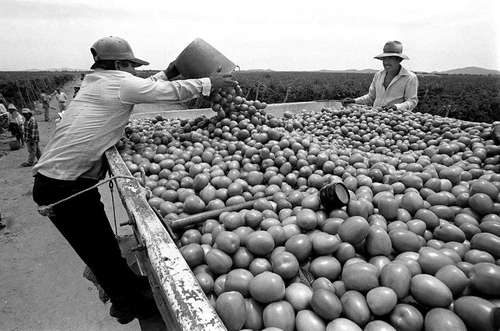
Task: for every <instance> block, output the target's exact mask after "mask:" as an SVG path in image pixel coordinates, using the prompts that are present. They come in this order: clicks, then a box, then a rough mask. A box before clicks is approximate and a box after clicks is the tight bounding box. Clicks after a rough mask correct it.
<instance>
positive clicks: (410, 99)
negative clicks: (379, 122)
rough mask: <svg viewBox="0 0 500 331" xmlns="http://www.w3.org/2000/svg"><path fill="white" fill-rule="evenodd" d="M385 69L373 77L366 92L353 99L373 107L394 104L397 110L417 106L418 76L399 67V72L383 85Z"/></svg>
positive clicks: (410, 108)
mask: <svg viewBox="0 0 500 331" xmlns="http://www.w3.org/2000/svg"><path fill="white" fill-rule="evenodd" d="M386 74H387V73H386V71H385V70H381V71H379V72H377V73H376V74H375V77H373V80H372V83H371V85H370V89H369V90H368V94H366V95H363V96H362V97H359V98H356V99H354V100H355V102H356V103H359V104H363V105H369V106H373V107H382V106H392V105H395V106H396V108H397V109H398V110H412V109H413V108H415V107H416V106H417V103H418V97H417V90H418V78H417V75H415V74H414V73H413V72H411V71H409V70H406V69H405V68H404V67H401V69H400V70H399V73H398V74H397V75H396V77H394V78H393V79H392V81H391V82H390V83H389V85H388V86H387V89H386V88H385V87H384V79H385V76H386Z"/></svg>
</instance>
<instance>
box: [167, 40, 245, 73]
mask: <svg viewBox="0 0 500 331" xmlns="http://www.w3.org/2000/svg"><path fill="white" fill-rule="evenodd" d="M175 66H176V68H177V70H178V71H179V73H180V74H181V75H182V76H183V77H184V78H201V77H208V76H210V75H211V74H213V73H215V72H221V73H230V72H232V71H234V69H235V68H236V67H237V66H236V64H234V63H233V62H231V61H230V60H229V59H228V58H227V57H225V56H224V54H222V53H221V52H219V51H218V50H217V49H215V48H214V47H213V46H212V45H210V44H209V43H207V42H206V41H205V40H203V39H201V38H197V39H195V40H193V41H192V42H191V43H190V44H189V45H188V46H187V47H186V48H184V50H183V51H182V52H181V54H179V56H178V57H177V59H176V60H175Z"/></svg>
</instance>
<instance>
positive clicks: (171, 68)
mask: <svg viewBox="0 0 500 331" xmlns="http://www.w3.org/2000/svg"><path fill="white" fill-rule="evenodd" d="M163 72H165V75H166V76H167V78H168V80H171V79H172V78H174V77H177V76H179V75H180V72H179V70H178V69H177V67H176V66H175V61H172V62H170V64H169V65H168V67H167V69H165V70H163Z"/></svg>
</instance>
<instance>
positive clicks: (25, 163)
mask: <svg viewBox="0 0 500 331" xmlns="http://www.w3.org/2000/svg"><path fill="white" fill-rule="evenodd" d="M33 165H34V164H33V163H29V162H23V163H21V167H32V166H33Z"/></svg>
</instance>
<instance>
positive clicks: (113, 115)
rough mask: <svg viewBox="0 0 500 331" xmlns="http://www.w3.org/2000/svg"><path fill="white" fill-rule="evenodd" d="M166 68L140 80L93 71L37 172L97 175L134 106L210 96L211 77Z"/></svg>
mask: <svg viewBox="0 0 500 331" xmlns="http://www.w3.org/2000/svg"><path fill="white" fill-rule="evenodd" d="M166 79H167V78H166V76H165V74H164V72H159V73H158V74H156V75H154V76H152V77H150V78H146V79H144V78H139V77H135V76H133V75H132V74H130V73H128V72H124V71H118V70H100V69H98V70H95V71H94V72H93V73H91V74H88V75H86V76H85V79H84V80H83V82H82V87H81V89H80V91H79V92H78V94H77V95H76V97H75V98H74V99H73V101H72V102H71V103H70V104H69V106H68V108H67V110H66V111H65V112H64V116H63V118H62V120H61V121H60V122H59V124H58V125H57V126H56V130H55V132H54V135H53V137H52V138H51V140H50V141H49V143H48V145H47V146H46V148H45V153H44V154H43V155H42V157H41V159H40V160H39V161H38V163H37V164H36V165H35V166H34V167H33V172H34V174H36V173H40V174H42V175H44V176H47V177H50V178H54V179H60V180H75V179H77V178H78V177H84V178H92V179H98V178H101V177H102V176H103V175H104V170H105V166H104V163H103V162H102V158H103V155H104V152H105V151H106V150H107V149H108V148H110V147H111V146H113V145H115V144H116V143H117V142H118V141H119V140H120V138H121V137H122V135H123V131H124V128H125V126H126V125H127V123H128V121H129V118H130V114H131V112H132V110H133V107H134V105H135V104H139V103H168V102H176V103H177V102H179V101H187V100H190V99H193V98H196V97H198V96H201V95H204V96H208V95H209V94H210V89H211V84H210V79H208V78H202V79H189V80H179V81H172V82H170V81H168V80H166Z"/></svg>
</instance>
